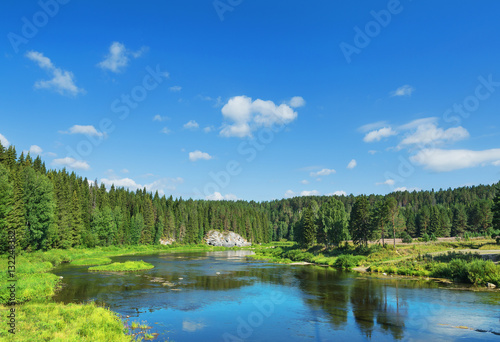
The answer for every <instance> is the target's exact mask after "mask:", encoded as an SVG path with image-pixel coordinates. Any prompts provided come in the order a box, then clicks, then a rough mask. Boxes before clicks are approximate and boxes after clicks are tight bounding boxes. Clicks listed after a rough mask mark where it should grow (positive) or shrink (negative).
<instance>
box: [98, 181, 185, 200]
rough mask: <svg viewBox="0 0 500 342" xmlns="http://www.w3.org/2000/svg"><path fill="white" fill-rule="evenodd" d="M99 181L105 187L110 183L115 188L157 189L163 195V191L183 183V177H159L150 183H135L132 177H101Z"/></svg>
mask: <svg viewBox="0 0 500 342" xmlns="http://www.w3.org/2000/svg"><path fill="white" fill-rule="evenodd" d="M101 183H103V184H104V185H105V186H106V187H108V188H109V187H111V185H113V184H114V186H115V187H117V188H127V189H129V190H133V191H135V190H137V189H144V188H146V190H147V191H150V192H153V193H154V192H156V191H158V194H159V195H161V196H163V195H165V192H166V191H167V190H168V191H175V190H176V185H177V184H182V183H184V179H183V178H182V177H177V178H168V177H165V178H160V179H157V180H155V181H153V182H152V183H149V184H144V185H143V184H140V183H137V182H136V181H135V180H133V179H132V178H128V177H127V178H116V177H114V178H101Z"/></svg>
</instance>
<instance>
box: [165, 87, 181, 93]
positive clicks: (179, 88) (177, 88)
mask: <svg viewBox="0 0 500 342" xmlns="http://www.w3.org/2000/svg"><path fill="white" fill-rule="evenodd" d="M168 89H169V90H170V91H173V92H179V91H181V90H182V87H181V86H172V87H170V88H168Z"/></svg>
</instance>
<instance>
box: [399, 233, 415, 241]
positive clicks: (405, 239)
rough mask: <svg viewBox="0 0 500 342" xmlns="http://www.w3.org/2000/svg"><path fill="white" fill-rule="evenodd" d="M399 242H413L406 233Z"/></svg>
mask: <svg viewBox="0 0 500 342" xmlns="http://www.w3.org/2000/svg"><path fill="white" fill-rule="evenodd" d="M401 240H402V241H403V243H412V242H413V239H412V238H411V236H410V234H408V233H407V232H405V233H404V234H403V235H402V238H401Z"/></svg>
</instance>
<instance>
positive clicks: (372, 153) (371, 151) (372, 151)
mask: <svg viewBox="0 0 500 342" xmlns="http://www.w3.org/2000/svg"><path fill="white" fill-rule="evenodd" d="M368 153H370V154H371V155H372V156H373V155H374V154H375V153H377V151H375V150H370V151H368Z"/></svg>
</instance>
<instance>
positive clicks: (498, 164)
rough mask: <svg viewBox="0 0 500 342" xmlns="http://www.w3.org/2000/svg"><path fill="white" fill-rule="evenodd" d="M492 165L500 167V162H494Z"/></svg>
mask: <svg viewBox="0 0 500 342" xmlns="http://www.w3.org/2000/svg"><path fill="white" fill-rule="evenodd" d="M492 164H493V165H495V166H500V160H497V161H494V162H493V163H492Z"/></svg>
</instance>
